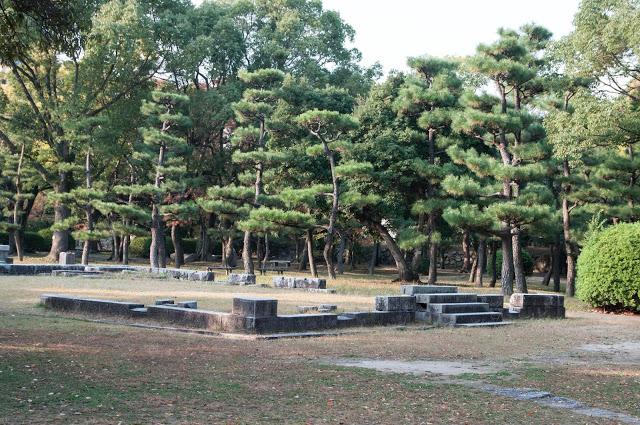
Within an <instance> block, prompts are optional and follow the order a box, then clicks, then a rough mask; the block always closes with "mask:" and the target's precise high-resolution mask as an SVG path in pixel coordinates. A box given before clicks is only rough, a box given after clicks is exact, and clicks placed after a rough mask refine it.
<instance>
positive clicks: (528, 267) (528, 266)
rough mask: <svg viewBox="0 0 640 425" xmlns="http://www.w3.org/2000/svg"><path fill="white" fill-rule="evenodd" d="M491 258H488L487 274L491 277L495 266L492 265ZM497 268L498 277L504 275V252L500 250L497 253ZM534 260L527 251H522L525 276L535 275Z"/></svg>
mask: <svg viewBox="0 0 640 425" xmlns="http://www.w3.org/2000/svg"><path fill="white" fill-rule="evenodd" d="M490 260H491V258H489V257H488V256H487V273H489V275H491V274H492V273H493V265H492V264H491V261H490ZM496 266H497V268H498V276H500V275H501V273H502V250H501V249H500V250H498V252H496ZM533 266H534V264H533V258H532V257H531V254H529V253H528V252H527V251H525V250H524V249H523V250H522V267H523V268H524V274H525V275H530V274H531V273H533Z"/></svg>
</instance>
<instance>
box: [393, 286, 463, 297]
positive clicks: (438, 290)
mask: <svg viewBox="0 0 640 425" xmlns="http://www.w3.org/2000/svg"><path fill="white" fill-rule="evenodd" d="M456 292H458V288H457V287H456V286H443V285H402V286H401V287H400V293H401V294H402V295H418V294H455V293H456Z"/></svg>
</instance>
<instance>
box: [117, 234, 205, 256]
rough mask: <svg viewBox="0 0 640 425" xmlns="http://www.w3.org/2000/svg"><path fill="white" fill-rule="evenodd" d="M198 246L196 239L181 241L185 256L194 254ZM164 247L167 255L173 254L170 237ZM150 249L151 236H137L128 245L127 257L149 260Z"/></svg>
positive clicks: (166, 239)
mask: <svg viewBox="0 0 640 425" xmlns="http://www.w3.org/2000/svg"><path fill="white" fill-rule="evenodd" d="M197 245H198V240H197V239H183V240H182V248H183V249H184V253H185V254H193V253H194V252H196V249H197ZM165 247H166V250H167V254H173V242H172V241H171V238H170V237H166V238H165ZM150 249H151V236H137V237H135V238H134V239H132V240H131V244H130V245H129V256H130V257H133V258H149V250H150Z"/></svg>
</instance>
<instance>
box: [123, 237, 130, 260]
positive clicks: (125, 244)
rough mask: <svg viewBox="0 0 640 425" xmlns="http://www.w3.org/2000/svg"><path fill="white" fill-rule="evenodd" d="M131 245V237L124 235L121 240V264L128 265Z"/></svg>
mask: <svg viewBox="0 0 640 425" xmlns="http://www.w3.org/2000/svg"><path fill="white" fill-rule="evenodd" d="M130 244H131V235H124V238H123V240H122V264H124V265H125V266H126V265H128V264H129V246H130Z"/></svg>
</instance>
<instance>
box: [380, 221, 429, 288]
mask: <svg viewBox="0 0 640 425" xmlns="http://www.w3.org/2000/svg"><path fill="white" fill-rule="evenodd" d="M370 225H371V226H372V227H373V229H374V230H375V231H377V232H378V233H379V234H380V236H381V237H382V239H383V240H384V243H385V245H387V248H388V249H389V251H390V252H391V256H392V257H393V260H394V261H395V263H396V268H397V269H398V280H400V281H401V282H416V281H417V280H418V276H417V274H416V273H415V271H414V270H412V269H411V267H409V266H408V265H407V262H406V260H405V258H404V255H402V250H401V249H400V247H399V246H398V244H397V243H396V241H395V240H394V239H393V237H391V235H390V234H389V230H388V229H387V228H386V227H384V226H383V225H382V223H380V222H377V221H371V222H370Z"/></svg>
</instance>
